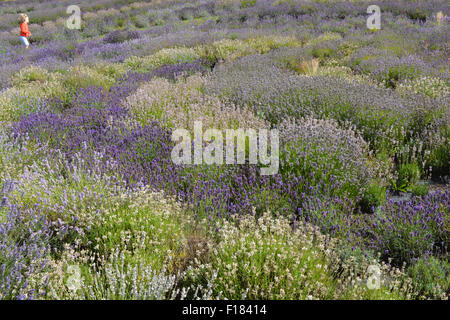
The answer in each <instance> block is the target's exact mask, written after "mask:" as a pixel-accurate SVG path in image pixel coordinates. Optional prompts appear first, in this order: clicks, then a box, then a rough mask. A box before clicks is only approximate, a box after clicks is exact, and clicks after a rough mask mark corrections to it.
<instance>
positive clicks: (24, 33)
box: [20, 22, 31, 37]
mask: <svg viewBox="0 0 450 320" xmlns="http://www.w3.org/2000/svg"><path fill="white" fill-rule="evenodd" d="M30 35H31V32H30V31H29V30H28V24H27V23H26V22H22V23H21V24H20V36H21V37H29V36H30Z"/></svg>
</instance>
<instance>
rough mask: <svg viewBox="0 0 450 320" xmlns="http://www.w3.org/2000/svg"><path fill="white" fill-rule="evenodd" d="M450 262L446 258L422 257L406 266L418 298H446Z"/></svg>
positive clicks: (448, 286)
mask: <svg viewBox="0 0 450 320" xmlns="http://www.w3.org/2000/svg"><path fill="white" fill-rule="evenodd" d="M449 271H450V264H449V263H448V261H447V260H446V259H442V260H441V259H439V258H436V257H433V256H431V257H424V258H420V259H418V260H417V261H416V262H415V263H413V264H412V265H411V266H410V267H409V268H408V274H409V276H410V277H411V279H412V281H413V285H414V287H415V291H416V292H417V293H418V294H419V298H428V299H446V298H448V297H447V294H448V292H449V289H450V273H449Z"/></svg>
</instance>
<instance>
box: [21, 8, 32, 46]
mask: <svg viewBox="0 0 450 320" xmlns="http://www.w3.org/2000/svg"><path fill="white" fill-rule="evenodd" d="M19 19H20V22H21V23H20V40H21V41H22V43H23V44H24V45H25V48H26V49H28V46H29V45H30V43H29V42H28V39H27V38H28V37H29V36H31V32H30V31H29V30H28V22H29V19H28V16H27V15H26V14H24V13H22V14H21V15H20V18H19Z"/></svg>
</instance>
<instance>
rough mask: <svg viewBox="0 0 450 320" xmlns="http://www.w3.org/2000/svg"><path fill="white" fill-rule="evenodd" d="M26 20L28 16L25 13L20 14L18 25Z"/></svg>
mask: <svg viewBox="0 0 450 320" xmlns="http://www.w3.org/2000/svg"><path fill="white" fill-rule="evenodd" d="M27 18H28V16H27V15H26V14H25V13H21V14H20V15H19V21H20V23H22V22H24V21H25V20H26V19H27Z"/></svg>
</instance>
